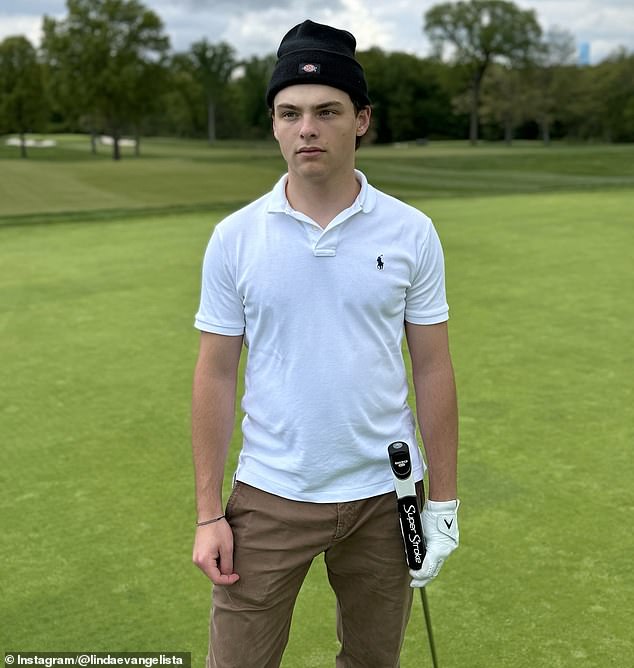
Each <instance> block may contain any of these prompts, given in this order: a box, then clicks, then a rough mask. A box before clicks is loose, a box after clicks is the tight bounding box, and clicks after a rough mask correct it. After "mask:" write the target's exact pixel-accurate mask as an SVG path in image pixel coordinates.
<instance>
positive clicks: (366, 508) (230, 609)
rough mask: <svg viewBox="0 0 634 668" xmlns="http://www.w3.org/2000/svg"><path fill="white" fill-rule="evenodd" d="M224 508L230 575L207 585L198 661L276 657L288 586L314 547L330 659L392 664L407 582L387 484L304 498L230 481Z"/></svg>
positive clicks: (284, 627)
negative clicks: (329, 599) (203, 645)
mask: <svg viewBox="0 0 634 668" xmlns="http://www.w3.org/2000/svg"><path fill="white" fill-rule="evenodd" d="M418 490H419V495H421V496H422V484H420V485H419V486H418ZM419 500H421V499H419ZM226 516H227V519H228V521H229V523H230V525H231V527H232V529H233V533H234V571H235V572H236V573H238V574H239V575H240V580H239V581H238V582H236V584H234V585H232V586H229V587H227V586H222V587H221V586H216V587H214V591H213V605H212V615H211V628H210V640H209V655H208V657H207V668H277V666H279V665H280V662H281V659H282V654H283V652H284V648H285V647H286V643H287V640H288V633H289V628H290V624H291V616H292V612H293V606H294V604H295V600H296V598H297V594H298V593H299V589H300V587H301V585H302V582H303V580H304V578H305V576H306V573H307V572H308V569H309V568H310V565H311V562H312V560H313V559H314V558H315V557H316V556H317V555H318V554H321V553H322V552H324V553H325V557H324V558H325V563H326V567H327V571H328V579H329V581H330V585H331V587H332V589H333V591H334V592H335V595H336V598H337V636H338V638H339V641H340V643H341V651H340V653H339V654H338V656H337V659H336V666H337V668H398V666H399V654H400V650H401V646H402V644H403V638H404V634H405V628H406V626H407V621H408V618H409V613H410V608H411V603H412V590H411V588H410V587H409V582H410V576H409V574H408V571H407V566H406V564H405V554H404V549H403V543H402V538H401V533H400V528H399V522H398V514H397V509H396V498H395V495H394V493H390V494H383V495H381V496H377V497H372V498H369V499H363V500H360V501H352V502H349V503H305V502H298V501H290V500H288V499H283V498H281V497H279V496H275V495H273V494H268V493H267V492H263V491H261V490H259V489H256V488H254V487H251V486H249V485H246V484H244V483H241V482H237V483H236V485H235V487H234V490H233V493H232V494H231V497H230V498H229V502H228V503H227V509H226Z"/></svg>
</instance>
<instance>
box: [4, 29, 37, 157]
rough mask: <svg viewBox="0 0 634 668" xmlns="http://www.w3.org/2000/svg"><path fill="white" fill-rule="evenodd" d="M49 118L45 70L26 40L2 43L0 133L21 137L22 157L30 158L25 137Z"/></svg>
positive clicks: (17, 38) (14, 38)
mask: <svg viewBox="0 0 634 668" xmlns="http://www.w3.org/2000/svg"><path fill="white" fill-rule="evenodd" d="M45 118H46V102H45V96H44V86H43V83H42V68H41V65H40V63H39V62H38V59H37V54H36V51H35V48H34V47H33V45H32V44H31V42H29V40H28V39H27V38H26V37H23V36H17V37H7V38H6V39H5V40H4V41H3V42H0V130H1V129H2V128H4V130H5V131H6V132H17V133H19V135H20V155H21V156H22V157H23V158H26V157H27V152H26V140H25V137H24V135H25V133H26V132H29V131H31V132H32V131H33V130H37V129H39V128H40V127H41V126H42V124H43V123H44V120H45Z"/></svg>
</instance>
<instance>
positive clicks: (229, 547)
mask: <svg viewBox="0 0 634 668" xmlns="http://www.w3.org/2000/svg"><path fill="white" fill-rule="evenodd" d="M192 561H193V562H194V563H195V564H196V566H198V568H200V570H201V571H202V572H203V573H204V574H205V575H206V576H207V577H208V578H209V579H210V580H211V581H212V582H213V583H214V584H217V585H232V584H234V583H235V582H237V581H238V580H239V579H240V576H239V575H238V574H237V573H234V572H233V533H232V531H231V527H230V526H229V523H228V522H227V520H225V519H222V520H220V521H218V522H215V523H214V524H208V525H206V526H202V527H197V528H196V538H195V540H194V553H193V555H192Z"/></svg>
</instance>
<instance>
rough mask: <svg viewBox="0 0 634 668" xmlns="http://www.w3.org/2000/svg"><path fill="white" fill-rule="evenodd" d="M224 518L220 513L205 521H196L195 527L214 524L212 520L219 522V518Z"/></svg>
mask: <svg viewBox="0 0 634 668" xmlns="http://www.w3.org/2000/svg"><path fill="white" fill-rule="evenodd" d="M222 519H224V515H221V516H220V517H215V518H214V519H213V520H207V521H205V522H196V526H197V527H204V526H206V525H207V524H214V522H220V520H222Z"/></svg>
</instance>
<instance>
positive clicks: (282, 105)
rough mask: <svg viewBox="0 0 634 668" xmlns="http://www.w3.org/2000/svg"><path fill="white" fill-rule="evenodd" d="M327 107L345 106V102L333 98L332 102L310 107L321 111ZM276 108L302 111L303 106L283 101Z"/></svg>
mask: <svg viewBox="0 0 634 668" xmlns="http://www.w3.org/2000/svg"><path fill="white" fill-rule="evenodd" d="M327 107H343V103H342V102H339V101H338V100H332V101H330V102H320V103H319V104H316V105H314V106H312V107H310V108H311V109H315V110H316V111H319V110H321V109H326V108H327ZM276 109H288V110H290V111H300V110H301V107H298V106H297V105H295V104H291V103H290V102H281V103H280V104H278V105H276Z"/></svg>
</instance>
